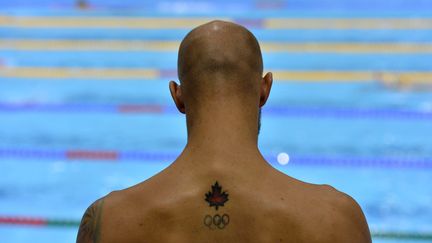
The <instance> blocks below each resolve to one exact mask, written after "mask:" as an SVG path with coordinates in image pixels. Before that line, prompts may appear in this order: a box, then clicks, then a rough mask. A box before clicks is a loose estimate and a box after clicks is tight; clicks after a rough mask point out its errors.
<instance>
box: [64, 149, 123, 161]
mask: <svg viewBox="0 0 432 243" xmlns="http://www.w3.org/2000/svg"><path fill="white" fill-rule="evenodd" d="M65 157H66V159H69V160H79V159H85V160H87V159H90V160H107V161H110V160H118V159H119V153H118V152H116V151H97V150H96V151H93V150H67V151H66V152H65Z"/></svg>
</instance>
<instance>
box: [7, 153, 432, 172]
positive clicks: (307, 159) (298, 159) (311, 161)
mask: <svg viewBox="0 0 432 243" xmlns="http://www.w3.org/2000/svg"><path fill="white" fill-rule="evenodd" d="M178 155H179V153H178V152H153V151H114V150H112V151H110V150H48V149H47V150H42V149H13V148H0V159H2V158H3V159H7V158H16V159H30V160H31V159H37V160H47V161H49V160H53V159H54V160H56V161H77V160H78V161H101V162H121V161H146V162H158V163H169V162H172V161H174V160H175V159H176V158H177V156H178ZM265 157H266V159H267V160H268V161H269V162H270V163H272V164H275V165H279V164H278V159H277V154H265ZM289 165H290V166H330V167H333V166H334V167H373V168H407V169H408V168H409V169H422V170H424V169H432V158H404V157H381V158H380V157H354V156H304V155H291V156H290V159H289Z"/></svg>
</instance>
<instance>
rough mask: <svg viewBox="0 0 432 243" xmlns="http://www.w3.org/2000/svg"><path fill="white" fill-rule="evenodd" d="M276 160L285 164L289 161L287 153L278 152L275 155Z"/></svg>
mask: <svg viewBox="0 0 432 243" xmlns="http://www.w3.org/2000/svg"><path fill="white" fill-rule="evenodd" d="M277 161H278V163H279V164H281V165H286V164H288V162H289V155H288V154H287V153H279V154H278V156H277Z"/></svg>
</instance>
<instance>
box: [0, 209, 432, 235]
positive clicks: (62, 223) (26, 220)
mask: <svg viewBox="0 0 432 243" xmlns="http://www.w3.org/2000/svg"><path fill="white" fill-rule="evenodd" d="M80 223H81V221H80V220H76V219H61V218H47V217H31V216H9V215H0V224H4V225H16V226H45V227H73V228H77V227H78V226H79V225H80ZM371 234H372V237H374V238H386V239H418V240H432V232H406V231H391V230H387V231H383V230H372V231H371Z"/></svg>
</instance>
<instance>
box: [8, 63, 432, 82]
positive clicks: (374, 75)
mask: <svg viewBox="0 0 432 243" xmlns="http://www.w3.org/2000/svg"><path fill="white" fill-rule="evenodd" d="M267 71H272V72H273V77H274V79H275V81H276V82H278V81H279V82H284V81H285V82H287V81H301V82H365V81H366V82H369V81H374V80H377V79H380V80H383V81H388V82H393V81H397V82H399V84H401V85H412V84H414V85H416V84H429V85H430V83H431V82H432V72H423V71H422V72H414V71H405V72H373V71H339V70H328V71H317V70H311V71H295V70H267ZM176 76H177V75H176V71H175V70H160V69H145V68H81V67H77V68H72V67H10V66H3V67H0V78H26V79H36V78H37V79H52V80H57V81H60V80H61V79H86V80H125V79H130V80H142V81H145V80H156V79H176Z"/></svg>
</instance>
